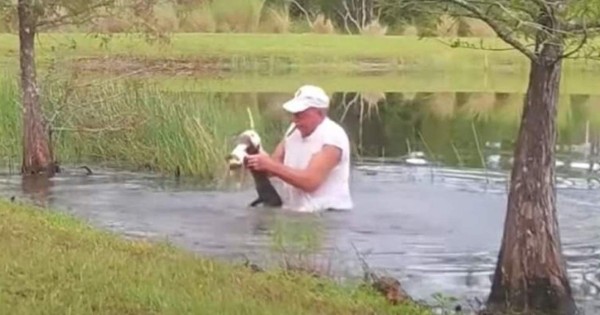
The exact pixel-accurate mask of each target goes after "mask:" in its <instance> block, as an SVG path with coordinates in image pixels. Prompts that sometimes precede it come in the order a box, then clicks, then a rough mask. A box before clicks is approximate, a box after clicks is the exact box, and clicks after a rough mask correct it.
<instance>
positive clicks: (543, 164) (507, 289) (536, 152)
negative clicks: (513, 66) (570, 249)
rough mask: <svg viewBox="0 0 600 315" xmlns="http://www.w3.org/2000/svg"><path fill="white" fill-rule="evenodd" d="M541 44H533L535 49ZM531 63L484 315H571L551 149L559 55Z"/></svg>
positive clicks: (553, 51)
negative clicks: (490, 287)
mask: <svg viewBox="0 0 600 315" xmlns="http://www.w3.org/2000/svg"><path fill="white" fill-rule="evenodd" d="M540 42H541V41H540V40H539V39H538V43H540ZM542 45H543V47H542V49H541V51H540V52H539V54H538V57H539V58H537V60H535V61H532V63H531V69H530V76H529V86H528V89H527V94H526V98H525V105H524V110H523V114H522V117H521V127H520V130H519V136H518V140H517V146H516V149H515V154H514V161H515V162H514V166H513V169H512V174H511V183H510V191H509V195H508V205H507V214H506V218H505V222H504V235H503V238H502V245H501V247H500V252H499V256H498V261H497V265H496V270H495V274H494V280H493V284H492V289H491V292H490V295H489V298H488V301H487V312H491V313H496V312H501V313H510V312H524V313H525V314H535V313H537V312H540V313H543V314H575V312H576V307H575V303H574V301H573V298H572V294H571V287H570V284H569V281H568V278H567V271H566V266H565V261H564V259H563V256H562V250H561V242H560V233H559V227H558V221H557V215H556V190H555V189H556V188H555V177H554V169H555V164H554V163H555V156H554V153H555V143H556V124H555V117H556V112H557V103H558V94H559V86H560V78H561V60H560V59H559V56H560V54H561V53H562V47H561V45H560V44H558V45H557V44H552V43H549V44H542Z"/></svg>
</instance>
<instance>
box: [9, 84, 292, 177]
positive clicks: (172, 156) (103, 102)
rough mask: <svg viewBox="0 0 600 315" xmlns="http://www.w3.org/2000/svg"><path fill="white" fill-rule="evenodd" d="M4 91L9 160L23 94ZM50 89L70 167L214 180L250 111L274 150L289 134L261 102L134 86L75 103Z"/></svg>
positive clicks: (48, 98)
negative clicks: (270, 120)
mask: <svg viewBox="0 0 600 315" xmlns="http://www.w3.org/2000/svg"><path fill="white" fill-rule="evenodd" d="M4 82H6V80H4ZM0 86H2V90H1V91H2V92H1V94H0V109H1V110H2V112H3V115H2V120H3V123H2V126H0V132H1V134H0V150H1V152H2V156H3V157H6V156H9V157H11V158H12V159H17V158H20V153H21V151H20V148H19V146H20V141H19V137H17V136H16V135H18V134H20V117H19V106H18V102H17V101H15V100H16V97H17V93H16V90H15V89H14V88H11V85H10V84H8V85H7V84H4V83H2V84H0ZM45 90H46V91H48V92H47V93H46V94H45V95H44V110H45V113H46V116H47V117H49V119H51V120H52V128H53V130H54V132H53V141H54V147H55V152H56V155H57V157H58V159H59V161H60V162H61V163H62V164H73V163H100V164H106V165H109V166H116V167H124V168H129V169H131V168H133V169H142V170H152V171H156V172H159V173H165V174H174V173H179V174H180V175H183V176H194V177H199V178H202V179H206V180H211V179H215V178H216V176H217V175H218V174H223V171H224V168H225V167H226V165H225V163H224V162H225V155H226V154H227V152H228V150H231V149H232V145H233V143H232V141H231V140H232V139H233V137H234V136H235V135H236V134H237V133H238V132H240V131H242V130H244V129H246V128H250V123H249V120H248V114H247V109H248V108H247V107H248V106H250V107H251V108H250V109H251V111H252V112H254V113H255V114H254V124H255V128H256V129H257V130H258V131H259V133H260V134H261V135H264V137H265V142H266V145H268V146H270V145H272V144H273V141H275V136H277V135H279V134H281V133H280V132H278V131H277V132H273V128H278V125H273V124H267V123H265V121H264V119H263V118H262V117H261V116H260V115H257V113H258V109H257V104H256V102H250V103H246V104H250V105H248V106H246V104H244V103H238V105H235V104H231V103H230V100H229V99H227V98H226V96H223V95H220V94H210V93H209V94H200V93H194V94H191V93H168V92H162V91H160V90H158V89H156V88H155V87H153V86H151V85H147V84H141V85H140V84H130V83H118V84H117V83H102V84H99V85H94V86H89V87H86V88H78V89H73V90H72V91H71V92H70V94H68V97H65V94H64V91H63V92H61V91H60V87H54V88H50V87H46V89H45ZM252 107H254V108H252ZM4 121H6V122H4Z"/></svg>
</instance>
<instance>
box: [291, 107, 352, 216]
mask: <svg viewBox="0 0 600 315" xmlns="http://www.w3.org/2000/svg"><path fill="white" fill-rule="evenodd" d="M293 127H294V126H293V124H292V126H290V128H289V129H288V132H286V135H287V134H288V133H289V132H290V130H292V128H293ZM325 144H327V145H334V146H336V147H338V148H340V149H341V150H342V156H341V160H340V162H339V163H338V165H336V166H335V167H334V168H333V169H332V170H331V172H330V173H329V176H328V177H327V178H326V179H325V181H324V182H323V183H322V184H321V186H319V188H317V190H315V191H314V192H312V193H306V192H304V191H303V190H301V189H299V188H296V187H294V186H292V185H290V184H288V183H285V182H283V181H282V182H283V183H282V199H283V203H284V205H283V206H284V207H285V208H287V209H290V210H295V211H302V212H315V211H322V210H328V209H335V210H349V209H351V208H352V207H353V203H352V198H351V196H350V187H349V182H350V141H349V139H348V135H347V134H346V132H345V131H344V129H343V128H342V127H341V126H340V125H339V124H337V123H336V122H334V121H333V120H331V119H329V118H325V120H323V121H322V122H321V124H319V126H318V127H317V128H316V129H315V131H313V133H312V134H311V135H310V136H308V137H306V138H302V135H301V134H300V131H299V130H297V129H295V130H294V131H293V132H291V133H290V134H289V135H288V136H287V137H286V138H285V141H284V148H285V157H284V159H283V164H284V165H286V166H288V167H291V168H296V169H304V168H306V167H307V166H308V163H309V162H310V159H311V158H312V156H313V154H315V153H317V152H318V151H319V150H321V148H322V147H323V145H325Z"/></svg>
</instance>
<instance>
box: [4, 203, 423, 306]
mask: <svg viewBox="0 0 600 315" xmlns="http://www.w3.org/2000/svg"><path fill="white" fill-rule="evenodd" d="M0 217H2V220H1V222H0V236H1V241H0V250H2V252H3V255H2V258H0V261H1V263H2V266H3V270H4V272H3V273H2V274H0V283H2V287H1V289H0V301H2V303H1V304H0V305H1V306H0V310H2V313H3V314H24V313H27V314H46V313H51V314H66V313H72V314H87V313H90V312H93V313H96V314H107V313H119V314H183V313H193V314H415V315H416V314H426V312H425V310H423V309H418V308H417V307H416V306H413V305H399V306H391V305H389V304H388V303H387V302H386V301H385V299H384V298H383V297H382V296H379V295H378V294H376V293H374V292H372V291H370V290H366V289H363V288H358V287H349V286H348V287H347V286H342V285H339V284H335V283H334V282H332V281H329V280H325V279H321V280H319V279H315V278H312V277H310V276H307V275H298V274H295V275H294V274H289V273H284V272H280V271H277V270H275V271H267V272H260V273H253V272H252V271H250V270H249V269H247V268H244V267H241V266H239V267H238V266H234V265H229V264H227V263H223V262H218V261H213V260H209V259H204V258H199V257H197V256H195V255H193V254H191V253H188V252H185V251H183V250H179V249H176V248H174V247H172V246H169V245H166V244H161V243H148V242H145V241H140V240H125V239H122V238H121V237H119V236H117V235H114V234H112V233H108V232H105V231H100V230H95V229H94V228H91V227H90V226H88V225H86V224H84V223H83V222H82V221H79V220H76V219H74V218H73V217H70V216H67V215H65V214H61V213H59V212H51V211H46V210H45V209H40V208H37V207H34V206H29V205H19V204H14V203H9V202H7V201H5V200H2V199H0Z"/></svg>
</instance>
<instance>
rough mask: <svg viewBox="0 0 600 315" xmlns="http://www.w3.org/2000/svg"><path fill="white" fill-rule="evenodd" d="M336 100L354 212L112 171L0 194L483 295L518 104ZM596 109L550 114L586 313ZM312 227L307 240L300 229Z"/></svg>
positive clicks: (116, 223) (457, 97) (513, 100)
mask: <svg viewBox="0 0 600 315" xmlns="http://www.w3.org/2000/svg"><path fill="white" fill-rule="evenodd" d="M231 99H232V100H236V99H237V100H239V103H237V101H232V104H231V105H232V106H247V105H248V104H247V98H246V97H234V98H231ZM281 99H285V96H282V95H280V94H279V95H278V94H272V95H271V94H269V93H261V94H260V95H257V96H256V97H255V98H254V100H255V101H256V105H257V107H258V108H260V109H261V110H262V114H263V116H264V117H267V118H270V119H272V120H274V121H277V120H279V121H280V120H281V119H283V118H285V117H284V116H282V113H281V111H280V110H279V109H278V106H279V105H280V104H281ZM244 102H246V103H244ZM333 102H334V106H333V108H332V112H331V113H332V117H333V118H334V119H336V120H338V121H340V122H341V123H342V124H343V125H344V126H345V127H346V128H347V130H348V131H349V134H350V135H351V138H352V143H353V148H354V150H355V153H358V155H359V156H360V158H357V160H356V161H355V162H356V163H355V167H354V170H353V173H352V192H353V195H354V199H355V204H356V208H355V209H354V210H353V211H350V212H332V213H326V214H324V215H323V216H319V217H317V218H311V219H310V220H311V221H304V220H308V219H307V218H305V215H293V216H292V215H290V214H282V213H280V212H278V211H264V210H261V209H255V210H249V209H247V208H246V207H245V205H247V204H248V202H250V201H251V200H252V199H253V197H254V195H255V192H254V191H253V190H251V189H241V190H238V189H229V190H207V189H200V188H198V187H191V186H184V185H182V184H181V183H179V184H178V183H175V182H169V181H168V180H165V179H159V178H157V177H153V176H150V175H147V174H135V173H127V172H116V171H110V170H95V174H94V175H92V176H83V175H59V176H57V177H56V178H53V179H52V180H51V181H50V182H49V183H40V182H27V183H26V182H22V181H21V178H20V177H14V176H12V177H11V176H4V177H3V178H2V179H1V180H0V190H1V191H2V192H3V193H2V194H4V195H19V196H22V195H27V196H29V197H31V198H33V199H35V200H40V202H42V203H44V204H48V205H50V206H54V207H58V208H60V209H64V210H65V211H68V212H71V213H74V214H76V215H78V216H81V217H84V218H87V219H89V220H91V221H92V222H93V223H94V224H97V225H99V226H102V227H106V228H109V229H112V230H114V231H118V232H121V233H124V234H127V235H129V236H135V237H138V236H142V237H157V238H165V237H166V238H168V239H169V240H171V241H173V242H175V243H177V244H179V245H182V246H185V247H187V248H190V249H192V250H196V251H199V252H201V253H204V254H207V255H215V256H218V257H224V258H234V259H240V256H242V255H246V256H249V257H252V258H254V259H261V258H264V257H265V255H268V254H269V252H270V250H272V249H273V248H278V247H282V246H283V247H286V248H288V247H289V244H288V242H289V241H290V239H295V240H296V241H298V240H299V241H300V242H302V243H303V244H304V246H308V247H311V246H312V247H314V246H317V247H319V248H320V249H321V251H322V252H323V253H325V254H327V255H330V256H331V257H332V258H331V259H333V262H332V263H331V264H330V265H329V266H333V267H334V269H336V271H337V272H350V273H351V274H354V275H358V274H359V273H360V271H361V269H360V263H359V261H358V259H357V253H356V252H355V250H354V248H353V246H356V248H357V249H358V250H359V251H361V253H362V254H363V255H364V257H365V259H366V261H367V262H368V264H369V265H370V266H371V267H372V268H375V269H380V270H385V271H387V272H389V273H392V274H393V275H395V276H397V277H398V278H399V279H400V280H401V281H402V282H403V283H404V285H405V286H406V289H407V290H408V292H409V293H411V294H412V295H414V296H416V297H417V298H429V297H430V296H431V295H432V294H433V293H436V292H441V293H444V294H450V295H454V296H458V297H463V298H472V297H479V298H481V299H485V298H486V294H487V293H488V290H489V286H490V275H491V274H492V272H493V269H494V267H495V262H496V255H497V251H498V249H499V246H500V238H501V236H502V228H503V221H504V215H505V208H506V187H507V179H508V172H507V170H508V169H509V168H510V165H511V156H512V150H513V148H514V141H513V139H515V136H516V133H517V130H518V122H519V118H520V117H519V115H520V107H521V102H522V95H512V94H499V93H490V94H484V93H479V94H478V93H437V94H434V93H415V94H412V95H408V94H402V93H377V92H369V93H367V92H364V93H360V94H357V93H335V94H334V95H333ZM596 107H600V99H597V98H596V97H595V96H579V95H572V96H565V97H563V98H561V104H560V108H559V112H558V127H559V128H558V130H559V144H558V146H557V152H558V156H557V176H558V178H557V186H558V188H559V194H558V203H559V216H560V217H559V220H560V221H559V222H560V228H561V237H562V240H563V244H564V246H563V248H564V253H565V256H566V258H567V261H568V269H569V275H570V277H571V280H572V284H573V289H574V291H575V293H576V295H577V298H578V299H579V300H580V301H582V302H581V305H582V306H585V307H587V308H588V309H591V307H593V306H594V305H595V304H596V303H597V302H594V301H596V300H598V294H600V293H599V288H600V273H598V267H599V263H600V247H599V245H598V239H600V232H599V231H600V217H599V216H598V215H596V214H597V213H598V211H599V210H600V206H598V205H599V204H600V194H599V193H598V189H599V188H600V181H599V180H598V171H599V170H600V165H599V164H598V161H597V153H598V139H599V137H598V130H599V127H600V111H595V110H594V109H595V108H596ZM291 217H294V218H293V219H294V221H290V220H292V218H291ZM314 220H316V222H318V224H315V221H314ZM315 227H317V228H318V231H320V233H318V234H316V236H315V234H313V233H305V232H306V229H307V228H315ZM296 231H297V233H296ZM282 232H284V233H282ZM282 235H284V236H285V237H284V236H282ZM307 235H308V236H307ZM310 235H312V236H313V237H310ZM286 237H288V238H286ZM294 244H295V243H294ZM284 245H285V246H284ZM271 255H272V254H271Z"/></svg>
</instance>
